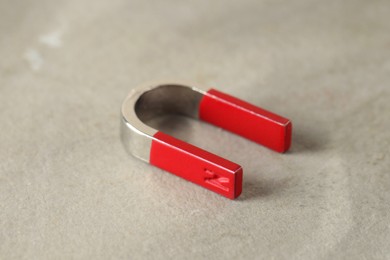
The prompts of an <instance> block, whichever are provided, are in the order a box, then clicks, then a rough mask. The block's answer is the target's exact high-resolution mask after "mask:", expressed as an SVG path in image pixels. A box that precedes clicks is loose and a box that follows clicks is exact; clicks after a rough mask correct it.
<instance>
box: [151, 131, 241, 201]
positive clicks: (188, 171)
mask: <svg viewBox="0 0 390 260" xmlns="http://www.w3.org/2000/svg"><path fill="white" fill-rule="evenodd" d="M150 164H153V165H155V166H157V167H159V168H161V169H164V170H166V171H169V172H171V173H173V174H175V175H177V176H180V177H182V178H184V179H186V180H189V181H192V182H194V183H196V184H199V185H200V186H203V187H205V188H207V189H209V190H211V191H214V192H216V193H218V194H220V195H223V196H225V197H228V198H230V199H234V198H237V197H238V196H239V195H240V194H241V191H242V168H241V166H240V165H238V164H235V163H233V162H231V161H228V160H226V159H224V158H222V157H219V156H217V155H215V154H212V153H209V152H207V151H205V150H202V149H200V148H198V147H196V146H193V145H191V144H188V143H186V142H183V141H181V140H179V139H176V138H174V137H172V136H170V135H167V134H164V133H163V132H157V133H156V134H155V135H154V139H153V141H152V147H151V150H150Z"/></svg>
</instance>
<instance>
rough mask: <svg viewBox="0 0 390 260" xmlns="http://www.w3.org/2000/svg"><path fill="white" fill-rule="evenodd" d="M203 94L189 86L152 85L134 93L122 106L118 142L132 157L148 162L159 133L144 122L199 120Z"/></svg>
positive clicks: (201, 88) (166, 83)
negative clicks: (165, 118)
mask: <svg viewBox="0 0 390 260" xmlns="http://www.w3.org/2000/svg"><path fill="white" fill-rule="evenodd" d="M205 92H206V90H205V88H204V87H202V86H198V85H195V84H188V83H173V82H172V83H171V82H154V83H147V84H144V85H141V86H139V87H138V88H136V89H133V90H132V91H131V92H130V93H129V95H128V96H127V97H126V99H125V100H124V102H123V104H122V109H121V112H122V116H121V139H122V142H123V144H124V146H125V149H126V150H127V152H129V153H130V154H132V155H134V156H135V157H137V158H139V159H141V160H144V161H146V162H149V161H150V148H151V144H152V140H153V136H154V134H156V133H157V132H158V130H156V129H154V128H152V127H150V126H148V125H147V121H148V120H151V119H153V118H155V117H159V116H162V115H166V114H178V115H185V116H189V117H193V118H198V111H199V103H200V101H201V99H202V97H203V95H204V94H205Z"/></svg>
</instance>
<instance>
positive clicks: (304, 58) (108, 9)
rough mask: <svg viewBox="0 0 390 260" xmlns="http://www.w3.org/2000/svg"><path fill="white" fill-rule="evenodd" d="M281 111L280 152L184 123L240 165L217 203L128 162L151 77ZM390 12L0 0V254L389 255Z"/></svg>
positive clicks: (352, 7)
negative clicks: (126, 107) (134, 111)
mask: <svg viewBox="0 0 390 260" xmlns="http://www.w3.org/2000/svg"><path fill="white" fill-rule="evenodd" d="M165 78H169V79H176V78H177V79H180V80H190V81H195V82H199V83H201V84H205V85H208V86H211V87H215V88H218V89H220V90H222V91H224V92H227V93H230V94H232V95H235V96H237V97H240V98H242V99H245V100H247V101H250V102H251V103H254V104H256V105H259V106H261V107H264V108H267V109H269V110H271V111H274V112H276V113H279V114H282V115H284V116H286V117H288V118H290V119H291V120H292V121H293V123H294V132H293V145H292V149H291V151H290V152H289V153H287V154H277V153H274V152H272V151H270V150H268V149H266V148H263V147H261V146H258V145H256V144H254V143H252V142H250V141H247V140H245V139H243V138H239V137H237V136H234V135H232V134H230V133H227V132H224V131H222V130H219V129H217V128H215V127H212V126H209V125H205V124H202V123H199V122H196V121H193V120H188V119H183V118H177V117H167V118H162V119H160V121H161V122H159V123H161V125H162V128H164V130H165V131H167V132H168V133H171V134H174V135H175V136H178V137H180V138H183V139H185V140H187V141H190V142H192V143H194V144H196V145H198V146H200V147H203V148H205V149H208V150H210V151H212V152H215V153H218V154H220V155H222V156H224V157H226V158H229V159H231V160H232V161H234V162H237V163H239V164H241V165H242V166H243V168H244V191H243V194H242V195H241V197H240V198H239V199H238V200H235V201H231V200H228V199H226V198H224V197H221V196H218V195H216V194H214V193H212V192H209V191H207V190H205V189H202V188H200V187H198V186H196V185H193V184H191V183H189V182H186V181H184V180H182V179H180V178H177V177H175V176H172V175H170V174H169V173H166V172H164V171H161V170H159V169H157V168H154V167H151V166H149V165H147V164H145V163H143V162H141V161H139V160H137V159H135V158H133V157H131V156H129V155H128V154H126V153H125V151H124V149H123V147H122V145H121V143H120V139H119V109H120V105H121V102H122V100H123V99H124V97H125V96H126V95H127V93H128V92H129V90H131V89H132V88H133V87H135V86H137V85H138V84H140V83H143V82H145V81H150V80H161V79H165ZM389 85H390V2H389V1H388V0H383V1H377V0H372V1H366V0H355V1H352V0H346V1H340V0H328V1H319V0H318V1H317V0H297V1H287V0H285V1H280V0H273V1H271V0H269V1H266V0H262V1H259V0H253V1H234V0H229V1H228V0H223V1H222V0H213V1H206V0H201V1H178V0H169V1H157V0H156V1H142V0H135V1H124V0H112V1H103V0H95V1H92V0H90V1H79V0H77V1H76V0H69V1H60V0H59V1H49V0H36V1H21V0H1V1H0V122H1V125H0V259H389V258H390V159H389V145H390V131H389V129H390V86H389Z"/></svg>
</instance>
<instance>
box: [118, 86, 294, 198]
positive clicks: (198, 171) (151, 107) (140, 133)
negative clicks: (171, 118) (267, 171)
mask: <svg viewBox="0 0 390 260" xmlns="http://www.w3.org/2000/svg"><path fill="white" fill-rule="evenodd" d="M121 111H122V118H121V138H122V142H123V144H124V146H125V148H126V150H127V151H128V152H129V153H131V154H132V155H134V156H135V157H137V158H139V159H141V160H144V161H146V162H148V163H150V164H152V165H154V166H157V167H159V168H161V169H164V170H166V171H169V172H171V173H173V174H175V175H177V176H180V177H182V178H184V179H186V180H189V181H192V182H194V183H196V184H199V185H201V186H203V187H205V188H207V189H209V190H211V191H214V192H216V193H218V194H220V195H223V196H225V197H228V198H230V199H234V198H237V197H238V196H239V195H240V194H241V191H242V178H243V170H242V167H241V166H240V165H238V164H236V163H234V162H231V161H229V160H226V159H224V158H222V157H220V156H218V155H215V154H212V153H210V152H208V151H205V150H203V149H200V148H198V147H196V146H194V145H191V144H189V143H186V142H184V141H181V140H179V139H176V138H174V137H172V136H169V135H167V134H165V133H163V132H161V131H158V130H156V129H153V128H151V127H150V126H148V125H147V124H146V123H144V122H147V121H148V120H149V119H151V118H154V117H158V116H161V115H164V114H179V115H184V116H189V117H192V118H195V119H200V120H202V121H205V122H208V123H211V124H213V125H216V126H218V127H221V128H223V129H226V130H228V131H231V132H233V133H236V134H238V135H241V136H243V137H246V138H248V139H250V140H252V141H255V142H257V143H259V144H262V145H264V146H266V147H268V148H270V149H273V150H275V151H277V152H285V151H287V150H288V149H289V147H290V144H291V132H292V124H291V122H290V120H288V119H286V118H283V117H281V116H278V115H276V114H274V113H272V112H269V111H267V110H264V109H262V108H259V107H257V106H254V105H251V104H249V103H247V102H245V101H242V100H240V99H237V98H235V97H232V96H230V95H228V94H225V93H222V92H220V91H218V90H215V89H209V90H207V89H206V88H204V87H203V86H199V85H196V84H187V83H174V82H166V83H161V82H157V83H148V84H144V85H142V86H140V87H138V88H136V89H134V90H132V91H131V92H130V93H129V95H128V96H127V98H126V99H125V100H124V102H123V104H122V109H121Z"/></svg>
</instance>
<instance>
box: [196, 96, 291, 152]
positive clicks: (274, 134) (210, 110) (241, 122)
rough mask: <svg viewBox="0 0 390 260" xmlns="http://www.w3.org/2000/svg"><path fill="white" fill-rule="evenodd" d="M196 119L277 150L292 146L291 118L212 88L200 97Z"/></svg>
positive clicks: (281, 150) (285, 149)
mask: <svg viewBox="0 0 390 260" xmlns="http://www.w3.org/2000/svg"><path fill="white" fill-rule="evenodd" d="M199 118H200V119H201V120H203V121H206V122H209V123H211V124H213V125H216V126H219V127H221V128H224V129H226V130H229V131H231V132H233V133H236V134H238V135H241V136H243V137H246V138H248V139H250V140H252V141H255V142H257V143H259V144H262V145H264V146H266V147H268V148H270V149H273V150H275V151H277V152H285V151H287V150H288V149H289V148H290V145H291V132H292V124H291V122H290V120H288V119H286V118H283V117H281V116H278V115H276V114H274V113H272V112H269V111H267V110H265V109H262V108H259V107H257V106H254V105H252V104H249V103H247V102H245V101H242V100H240V99H238V98H235V97H232V96H230V95H227V94H225V93H222V92H220V91H217V90H215V89H210V90H209V91H208V92H207V93H206V94H205V95H204V97H203V99H202V100H201V103H200V108H199Z"/></svg>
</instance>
